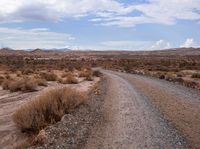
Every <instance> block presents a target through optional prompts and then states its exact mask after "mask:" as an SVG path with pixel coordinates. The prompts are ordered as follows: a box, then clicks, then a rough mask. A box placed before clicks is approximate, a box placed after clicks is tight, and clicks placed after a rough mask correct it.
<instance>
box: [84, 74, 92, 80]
mask: <svg viewBox="0 0 200 149" xmlns="http://www.w3.org/2000/svg"><path fill="white" fill-rule="evenodd" d="M85 80H86V81H93V77H92V75H89V76H87V77H85Z"/></svg>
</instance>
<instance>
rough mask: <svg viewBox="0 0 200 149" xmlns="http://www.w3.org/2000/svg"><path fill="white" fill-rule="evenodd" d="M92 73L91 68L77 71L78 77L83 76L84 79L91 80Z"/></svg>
mask: <svg viewBox="0 0 200 149" xmlns="http://www.w3.org/2000/svg"><path fill="white" fill-rule="evenodd" d="M92 75H93V72H92V71H91V70H83V71H81V72H79V77H85V80H87V81H93V78H92Z"/></svg>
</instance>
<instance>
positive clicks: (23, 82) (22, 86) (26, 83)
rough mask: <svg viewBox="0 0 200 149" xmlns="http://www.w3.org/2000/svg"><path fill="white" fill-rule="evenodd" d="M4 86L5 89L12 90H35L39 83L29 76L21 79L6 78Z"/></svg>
mask: <svg viewBox="0 0 200 149" xmlns="http://www.w3.org/2000/svg"><path fill="white" fill-rule="evenodd" d="M2 87H3V89H4V90H10V91H11V92H17V91H22V92H33V91H36V88H37V84H36V83H35V82H34V81H32V80H30V79H29V78H22V79H20V80H11V79H10V80H9V79H5V80H4V82H3V83H2Z"/></svg>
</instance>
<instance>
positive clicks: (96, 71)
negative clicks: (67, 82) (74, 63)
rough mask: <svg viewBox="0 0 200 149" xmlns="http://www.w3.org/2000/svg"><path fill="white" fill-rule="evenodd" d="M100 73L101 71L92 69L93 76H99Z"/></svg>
mask: <svg viewBox="0 0 200 149" xmlns="http://www.w3.org/2000/svg"><path fill="white" fill-rule="evenodd" d="M101 75H102V73H101V72H100V71H99V70H95V71H93V76H95V77H100V76H101Z"/></svg>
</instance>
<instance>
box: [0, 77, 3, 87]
mask: <svg viewBox="0 0 200 149" xmlns="http://www.w3.org/2000/svg"><path fill="white" fill-rule="evenodd" d="M3 81H4V77H3V76H0V85H1V84H2V83H3Z"/></svg>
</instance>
